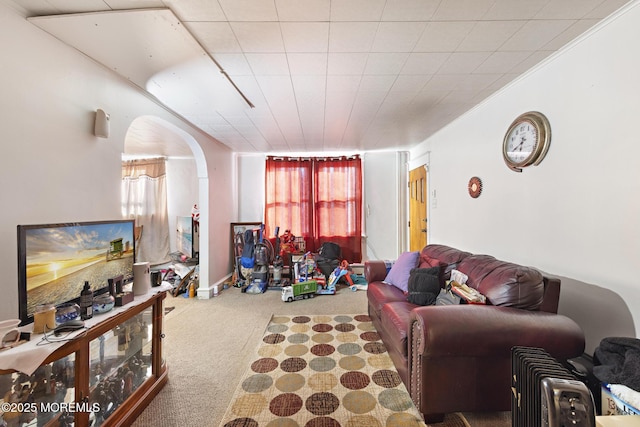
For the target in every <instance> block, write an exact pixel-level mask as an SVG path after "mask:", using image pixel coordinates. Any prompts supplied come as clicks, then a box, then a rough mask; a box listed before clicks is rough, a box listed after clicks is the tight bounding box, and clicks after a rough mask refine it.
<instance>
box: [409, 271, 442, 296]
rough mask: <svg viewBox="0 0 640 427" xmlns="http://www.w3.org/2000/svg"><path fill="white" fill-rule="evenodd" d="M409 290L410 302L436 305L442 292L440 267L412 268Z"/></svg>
mask: <svg viewBox="0 0 640 427" xmlns="http://www.w3.org/2000/svg"><path fill="white" fill-rule="evenodd" d="M408 291H409V295H408V297H407V300H408V301H409V302H410V303H412V304H418V305H435V304H436V298H437V297H438V294H439V293H440V267H433V268H414V269H412V270H411V273H410V275H409V284H408Z"/></svg>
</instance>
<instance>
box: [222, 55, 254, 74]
mask: <svg viewBox="0 0 640 427" xmlns="http://www.w3.org/2000/svg"><path fill="white" fill-rule="evenodd" d="M213 58H214V59H215V60H216V61H217V62H218V64H220V66H221V67H222V68H223V69H224V70H225V71H226V72H227V74H229V75H230V76H251V75H253V73H252V71H251V67H250V66H249V63H248V62H247V58H246V57H245V56H244V55H243V54H241V53H217V54H215V55H213Z"/></svg>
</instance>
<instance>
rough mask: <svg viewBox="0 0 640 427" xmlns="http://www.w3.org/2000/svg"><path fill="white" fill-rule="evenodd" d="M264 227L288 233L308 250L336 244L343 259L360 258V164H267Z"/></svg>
mask: <svg viewBox="0 0 640 427" xmlns="http://www.w3.org/2000/svg"><path fill="white" fill-rule="evenodd" d="M265 178H266V179H265V182H266V192H265V193H266V194H265V202H266V206H265V227H266V235H267V236H273V235H274V234H275V228H276V227H277V226H279V227H280V230H282V231H284V230H291V232H292V233H293V234H294V235H295V236H301V237H303V238H304V239H305V242H306V247H307V249H308V250H317V249H318V248H319V247H320V246H321V245H322V243H324V242H334V243H337V244H339V245H340V247H341V249H342V255H343V258H345V259H346V260H348V261H349V262H360V261H361V260H362V245H361V235H362V162H361V160H360V158H359V156H355V157H339V158H304V159H300V158H276V157H268V158H267V163H266V177H265Z"/></svg>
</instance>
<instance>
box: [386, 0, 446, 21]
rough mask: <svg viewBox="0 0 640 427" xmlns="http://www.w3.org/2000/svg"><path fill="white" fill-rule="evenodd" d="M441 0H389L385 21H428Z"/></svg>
mask: <svg viewBox="0 0 640 427" xmlns="http://www.w3.org/2000/svg"><path fill="white" fill-rule="evenodd" d="M439 3H440V0H387V2H386V4H385V6H384V11H383V12H382V20H383V21H428V20H430V19H431V17H432V16H433V13H434V12H435V11H436V8H437V7H438V4H439Z"/></svg>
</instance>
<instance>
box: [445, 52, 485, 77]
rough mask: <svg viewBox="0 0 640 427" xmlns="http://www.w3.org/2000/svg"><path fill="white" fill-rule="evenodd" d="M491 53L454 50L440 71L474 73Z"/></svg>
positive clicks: (446, 72)
mask: <svg viewBox="0 0 640 427" xmlns="http://www.w3.org/2000/svg"><path fill="white" fill-rule="evenodd" d="M489 55H491V53H490V52H454V53H452V54H451V56H449V57H448V58H447V60H446V61H445V62H444V64H442V67H440V69H439V70H438V73H439V74H440V73H442V74H467V73H473V72H474V71H475V69H476V68H478V67H479V66H480V64H482V63H483V62H484V61H486V60H487V58H488V57H489Z"/></svg>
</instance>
